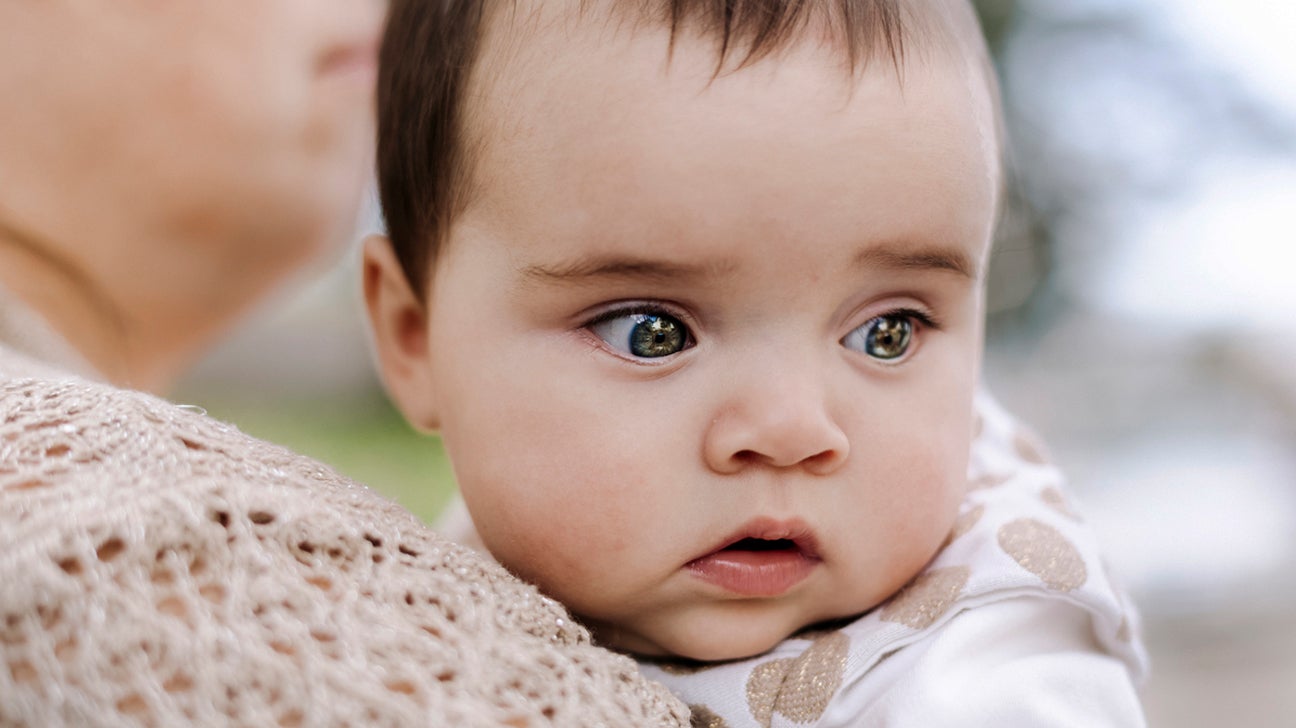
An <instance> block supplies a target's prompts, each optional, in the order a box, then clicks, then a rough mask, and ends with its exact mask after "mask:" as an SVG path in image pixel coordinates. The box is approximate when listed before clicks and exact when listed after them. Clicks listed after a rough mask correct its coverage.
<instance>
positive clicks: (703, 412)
mask: <svg viewBox="0 0 1296 728" xmlns="http://www.w3.org/2000/svg"><path fill="white" fill-rule="evenodd" d="M588 32H590V33H591V34H595V35H597V34H598V32H599V29H591V30H590V31H588ZM586 41H587V42H586ZM528 42H530V41H528ZM666 47H667V41H666V39H665V37H664V36H663V35H654V34H652V33H650V32H648V31H645V30H642V29H637V30H636V31H635V37H633V38H626V37H620V36H617V37H613V38H608V37H605V36H599V37H598V39H597V40H594V39H593V38H588V39H587V38H577V39H575V40H573V39H572V38H570V37H566V38H563V39H560V40H559V39H555V40H554V42H553V43H551V44H546V42H545V41H543V40H540V41H536V43H535V47H534V48H533V49H532V51H531V52H533V53H534V54H535V57H536V58H544V59H546V62H545V63H543V64H542V63H532V62H528V60H527V59H526V58H521V59H520V60H517V61H516V62H514V63H513V64H512V65H510V66H509V67H508V68H507V69H506V73H505V74H504V75H503V76H501V77H500V78H501V80H499V81H498V82H497V83H495V84H494V86H492V87H491V88H490V89H489V93H488V96H487V98H486V100H485V101H483V102H482V107H481V109H479V111H480V112H481V114H482V115H483V118H487V119H491V120H492V121H491V124H496V120H499V121H498V126H492V127H491V133H490V134H489V135H488V137H487V138H486V141H485V147H484V154H483V156H482V157H481V158H480V160H479V163H478V166H477V167H476V168H475V169H476V179H477V181H478V182H479V185H480V187H479V194H478V196H477V197H476V198H475V200H474V202H473V203H472V204H471V205H470V207H469V209H468V210H467V212H466V213H465V214H464V215H463V216H462V218H461V219H460V222H459V224H458V225H457V226H456V228H455V230H454V231H453V232H452V237H451V239H450V241H449V242H448V245H447V247H446V248H445V249H444V251H443V253H442V257H441V258H440V260H439V262H438V263H437V267H436V269H435V271H434V276H433V280H432V283H431V287H430V292H429V296H430V298H429V301H428V304H427V309H426V312H427V313H426V316H427V318H426V328H425V330H424V331H423V332H422V335H423V336H425V337H426V351H427V360H426V362H425V366H423V367H422V369H421V370H419V371H416V372H414V373H412V374H409V375H408V377H409V380H419V381H421V382H423V383H430V384H429V386H428V387H427V389H426V390H425V391H427V392H430V394H427V395H426V396H427V397H428V398H429V400H430V401H429V402H417V401H412V400H415V399H417V398H418V396H420V395H417V394H407V396H406V397H405V398H404V401H403V402H402V404H403V406H405V407H406V411H407V412H410V411H415V412H417V411H422V412H428V413H430V414H428V415H427V417H426V418H425V419H424V423H425V424H429V425H439V427H440V429H441V432H442V435H443V437H444V440H445V443H446V445H447V447H448V448H449V450H450V453H451V456H452V459H453V462H454V465H455V470H456V473H457V476H458V478H459V482H460V486H461V488H462V491H463V495H464V498H465V499H466V501H467V504H468V507H469V509H470V510H471V512H472V516H473V519H474V522H475V523H476V525H477V526H478V528H479V531H480V534H481V536H482V538H483V540H484V541H485V543H486V545H487V546H488V547H489V548H490V550H491V552H492V553H493V554H494V555H495V556H496V557H497V558H498V559H499V560H500V561H501V562H503V563H504V564H505V565H506V566H508V567H509V568H510V569H512V570H513V571H515V572H516V573H517V574H519V575H521V576H522V577H523V578H525V579H528V580H531V581H533V582H535V583H536V584H538V585H540V586H541V587H542V588H543V589H544V590H545V591H547V592H548V593H549V594H551V595H553V596H554V597H556V598H558V599H559V600H561V601H563V602H564V603H566V604H567V605H568V606H569V607H570V608H571V609H572V610H573V611H574V612H575V613H576V614H578V615H579V616H581V617H582V618H583V619H584V620H585V621H586V622H587V623H588V624H590V625H591V626H592V627H593V628H594V629H595V631H596V633H597V635H598V637H599V638H600V639H601V640H602V641H603V642H604V643H605V644H608V645H611V646H614V647H618V648H621V649H625V650H629V651H632V652H637V653H642V654H649V655H655V654H673V655H680V656H686V657H692V658H698V659H706V660H714V659H724V658H735V657H740V656H746V655H751V654H755V653H758V652H761V651H764V650H766V649H768V648H770V647H771V646H773V645H774V644H775V643H777V642H778V641H780V640H781V639H784V638H785V637H787V636H788V635H790V634H792V633H793V632H795V631H797V630H798V629H799V628H801V627H803V626H806V625H809V624H812V623H815V622H819V621H822V620H825V619H829V618H834V617H842V616H847V615H853V614H857V613H859V612H862V611H864V610H867V609H869V608H870V607H872V606H874V605H876V604H878V603H879V602H881V601H882V600H884V599H885V598H886V597H888V596H889V595H891V594H893V593H894V592H896V591H897V590H898V589H899V588H900V587H901V586H903V585H904V583H905V582H906V581H907V580H909V579H910V578H911V577H912V576H914V575H915V573H916V572H918V571H919V570H920V569H921V568H922V567H923V566H924V565H925V563H926V562H927V561H928V560H929V559H930V558H931V556H932V555H933V554H934V553H935V551H936V550H937V548H938V546H939V544H940V542H941V541H942V539H943V538H944V537H945V535H946V534H947V533H948V531H949V529H950V526H951V523H952V520H953V518H954V516H955V511H956V508H957V505H958V503H959V501H960V498H961V495H962V493H963V488H964V479H965V472H966V467H967V458H968V448H969V441H970V430H971V412H972V404H971V401H972V394H973V386H974V382H975V381H976V378H977V369H978V360H979V351H980V337H981V319H982V309H981V295H980V278H981V275H982V272H983V270H984V266H985V257H986V248H987V241H988V238H989V235H990V231H991V224H992V209H993V206H994V195H995V179H996V174H997V172H996V166H995V161H994V159H995V157H994V150H993V143H992V142H990V141H989V140H992V139H993V137H994V132H993V125H992V115H991V107H990V101H989V99H988V97H987V95H986V92H985V90H984V84H983V83H973V82H971V81H970V80H969V79H970V76H969V72H968V71H967V69H966V68H965V64H963V63H961V62H958V61H954V60H948V61H946V60H941V59H937V58H930V59H928V60H925V61H924V60H922V59H918V57H917V55H915V56H913V58H914V60H910V61H909V62H907V63H906V65H905V68H904V86H903V89H902V88H901V86H900V85H899V84H898V82H897V80H896V75H895V72H894V69H893V68H892V67H891V66H890V65H889V64H888V63H886V62H875V63H873V64H872V65H871V66H870V67H869V68H868V70H867V71H866V72H865V73H863V75H862V77H861V78H859V79H848V78H846V74H844V73H843V72H841V71H840V70H839V69H838V66H837V65H836V61H837V57H836V56H835V55H834V53H835V51H815V50H808V49H795V50H792V51H789V52H787V53H786V54H785V55H782V56H780V57H779V58H778V60H777V61H762V62H760V63H758V64H757V65H755V66H752V67H749V68H746V69H742V70H739V71H736V72H732V73H726V74H723V75H721V76H719V77H718V78H716V79H714V80H712V78H711V70H712V68H713V64H714V57H713V56H712V47H711V46H710V45H703V44H695V43H691V42H682V43H680V44H679V45H678V46H677V47H676V49H675V55H674V58H673V60H671V61H670V62H669V63H668V62H667V59H666ZM932 55H939V54H932ZM388 374H389V380H390V376H391V375H392V371H391V370H389V372H388ZM396 376H397V377H398V378H399V377H400V376H404V375H399V374H398V375H396ZM407 381H408V380H407ZM397 389H399V390H401V391H404V392H407V393H408V392H413V391H416V390H417V387H413V388H402V387H397Z"/></svg>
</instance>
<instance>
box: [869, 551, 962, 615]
mask: <svg viewBox="0 0 1296 728" xmlns="http://www.w3.org/2000/svg"><path fill="white" fill-rule="evenodd" d="M969 573H970V570H969V569H968V567H966V566H950V567H947V568H944V569H932V570H930V571H925V572H923V573H922V574H920V575H919V576H918V578H917V579H914V580H913V582H911V583H910V584H909V586H907V587H905V588H904V589H903V590H902V591H901V592H900V593H899V594H897V595H896V596H894V597H892V599H891V601H889V602H887V603H886V606H884V607H882V610H881V612H879V614H878V616H879V617H880V618H881V619H882V620H883V621H885V622H896V623H899V624H903V625H905V626H906V627H911V628H913V629H926V628H928V627H930V626H931V625H932V624H934V623H935V622H936V620H938V619H940V618H941V617H942V616H944V614H945V612H947V611H949V608H950V606H952V605H953V604H954V602H955V600H957V599H958V598H959V595H960V594H962V593H963V587H964V586H965V585H966V584H967V580H968V574H969Z"/></svg>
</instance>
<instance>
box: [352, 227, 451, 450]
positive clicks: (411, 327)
mask: <svg viewBox="0 0 1296 728" xmlns="http://www.w3.org/2000/svg"><path fill="white" fill-rule="evenodd" d="M362 275H363V284H364V299H365V308H366V310H367V311H368V314H369V327H370V331H371V332H372V333H373V343H374V351H375V354H376V356H377V360H378V370H379V372H380V374H381V376H382V381H383V385H384V386H385V387H386V389H387V393H388V395H389V396H390V397H391V398H392V401H393V402H395V404H396V406H397V408H399V409H400V411H401V413H402V414H403V415H405V419H407V420H409V422H410V424H411V425H413V426H414V427H416V428H418V429H420V430H424V431H432V430H435V429H437V428H438V427H439V426H440V416H439V411H438V408H437V405H436V391H435V390H436V386H435V376H434V372H433V370H432V359H431V356H430V355H431V352H430V350H429V348H428V321H429V317H428V313H429V312H428V309H427V306H426V305H425V303H424V301H423V299H422V297H421V296H419V295H418V294H417V293H416V292H415V289H414V288H413V286H412V285H411V284H410V281H409V279H408V278H407V277H406V276H405V271H404V270H403V269H402V267H401V265H400V261H399V260H398V259H397V258H396V252H395V251H394V250H393V249H392V244H391V241H390V240H389V239H388V238H387V237H386V236H383V235H371V236H369V237H368V238H366V239H365V241H364V249H363V273H362Z"/></svg>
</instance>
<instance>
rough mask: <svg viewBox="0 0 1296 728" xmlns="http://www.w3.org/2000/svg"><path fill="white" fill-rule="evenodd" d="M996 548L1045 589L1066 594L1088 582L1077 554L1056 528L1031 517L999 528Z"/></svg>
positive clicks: (1078, 553)
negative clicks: (1040, 582) (1033, 576)
mask: <svg viewBox="0 0 1296 728" xmlns="http://www.w3.org/2000/svg"><path fill="white" fill-rule="evenodd" d="M999 547H1000V548H1002V549H1003V550H1004V552H1005V553H1007V554H1008V555H1009V556H1011V557H1012V558H1013V559H1014V560H1015V561H1016V562H1017V563H1018V564H1020V565H1021V567H1022V568H1023V569H1025V570H1027V571H1029V572H1030V573H1032V574H1034V575H1035V576H1038V577H1039V578H1040V579H1041V580H1042V581H1043V582H1044V584H1045V585H1046V586H1048V588H1050V589H1053V590H1056V591H1062V592H1069V591H1073V590H1075V589H1078V588H1080V587H1081V586H1083V585H1084V583H1085V580H1086V579H1088V571H1087V570H1086V569H1085V563H1084V559H1083V558H1082V557H1081V556H1080V552H1079V551H1078V550H1077V549H1076V547H1075V546H1073V545H1072V544H1071V542H1070V541H1068V540H1067V539H1066V537H1065V536H1063V535H1062V534H1061V533H1059V532H1058V531H1057V529H1055V528H1053V527H1052V526H1049V525H1048V524H1046V523H1043V522H1041V521H1037V520H1035V519H1033V518H1019V519H1017V520H1015V521H1012V522H1010V523H1007V524H1004V525H1003V526H1002V527H1000V529H999Z"/></svg>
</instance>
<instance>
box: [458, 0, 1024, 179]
mask: <svg viewBox="0 0 1296 728" xmlns="http://www.w3.org/2000/svg"><path fill="white" fill-rule="evenodd" d="M480 41H481V44H480V46H479V51H478V55H477V59H476V63H475V64H474V71H473V73H472V74H471V76H470V78H469V79H468V89H467V93H466V94H465V98H464V104H465V108H464V113H463V116H462V117H461V118H462V119H464V120H465V122H466V123H465V124H464V125H463V127H462V128H463V131H464V133H465V138H464V141H465V142H468V147H469V148H470V149H472V150H477V151H480V150H483V149H485V148H488V147H490V146H491V145H492V143H493V142H495V141H498V140H499V139H500V138H501V137H502V138H509V137H513V136H515V135H516V133H517V131H518V129H519V127H525V126H526V125H527V118H526V113H525V111H524V109H525V108H526V105H525V104H522V103H518V102H520V101H522V100H524V99H528V98H529V99H535V98H536V97H537V96H539V97H545V102H546V103H551V104H558V103H562V98H563V94H564V93H565V92H569V91H570V90H571V89H572V87H573V85H574V84H573V83H572V81H573V79H575V80H580V79H582V78H584V79H591V82H590V83H589V84H588V85H589V86H594V85H596V84H595V83H594V82H593V79H592V78H591V77H593V76H599V75H601V76H603V77H604V78H603V79H601V80H607V77H609V76H611V78H612V81H613V82H614V85H613V87H612V88H605V89H604V90H603V91H601V92H602V93H606V94H608V100H609V106H610V105H612V104H615V103H617V102H622V101H625V100H626V98H627V97H629V96H631V95H633V94H635V93H644V92H646V91H647V92H651V88H652V86H651V85H650V84H642V83H636V81H638V80H643V79H642V78H635V74H636V73H640V72H642V71H643V70H644V64H643V63H641V62H638V61H641V60H642V58H643V57H644V55H645V54H647V55H649V56H651V57H652V58H653V59H654V62H655V63H656V68H655V69H654V70H655V71H656V72H657V73H658V75H661V76H664V75H666V74H667V73H669V74H670V75H671V76H673V77H675V78H676V79H677V80H678V79H679V78H685V79H688V78H690V77H691V80H692V81H693V83H694V87H695V90H696V93H697V96H698V97H699V98H700V97H701V96H702V95H704V94H706V93H708V92H710V91H712V90H713V89H714V88H715V84H713V82H715V81H718V80H720V79H723V78H726V77H729V76H736V75H747V74H766V75H778V74H779V73H780V72H781V71H784V69H783V68H782V67H783V66H786V65H787V64H786V59H787V58H788V57H789V56H794V55H801V56H804V55H806V53H807V52H809V53H810V54H813V55H814V56H815V58H816V59H817V64H818V66H819V73H818V74H817V75H818V76H819V77H820V78H819V79H816V80H823V79H828V80H832V81H833V82H835V83H836V84H837V91H838V92H839V93H840V94H841V96H842V100H845V99H846V97H849V96H850V94H851V93H852V91H853V89H854V88H855V87H856V86H857V85H858V84H859V83H860V81H861V78H862V77H864V76H870V75H872V76H876V75H879V74H882V75H886V76H887V77H888V78H889V80H890V81H892V82H895V83H903V79H904V78H905V76H906V73H907V71H909V70H910V69H911V68H912V67H914V66H917V65H923V64H925V65H932V64H942V65H946V66H950V67H953V68H955V69H957V71H958V72H959V74H960V75H961V76H962V83H963V84H964V85H965V86H968V87H976V89H975V90H974V94H975V95H978V96H980V95H984V96H985V97H986V98H988V100H989V113H990V116H991V117H992V121H991V123H990V126H992V127H993V128H994V132H993V134H992V136H993V138H992V139H989V140H987V143H988V144H989V145H991V146H993V147H994V148H995V150H996V151H995V154H996V155H997V154H998V149H999V147H1001V146H1002V145H1001V137H1002V134H1001V132H1000V129H999V127H1000V121H999V117H1000V111H999V99H998V90H997V83H996V82H995V80H994V72H993V67H992V65H991V62H990V59H989V53H988V50H987V49H986V46H985V42H984V39H983V37H982V35H981V31H980V26H979V24H978V21H977V18H976V14H975V11H974V10H973V8H972V7H971V5H970V4H969V3H968V2H966V1H965V0H826V1H825V2H817V3H805V2H791V1H790V0H730V1H729V2H726V3H715V2H711V1H709V0H645V1H644V2H635V3H626V2H612V1H608V0H502V1H501V2H497V3H495V4H494V6H493V9H492V10H491V11H489V12H488V13H487V15H486V17H485V23H484V27H483V35H482V37H481V39H480ZM614 49H619V51H618V50H614ZM635 53H638V54H639V55H638V56H637V57H634V58H632V56H633V55H634V54H635ZM782 75H784V76H786V75H788V74H787V73H786V72H783V73H782ZM618 77H619V78H618ZM617 81H620V83H619V84H617V83H616V82H617ZM982 92H984V93H982ZM608 121H609V123H614V122H615V119H612V118H609V119H608ZM472 156H477V154H476V153H474V154H473V155H472Z"/></svg>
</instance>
